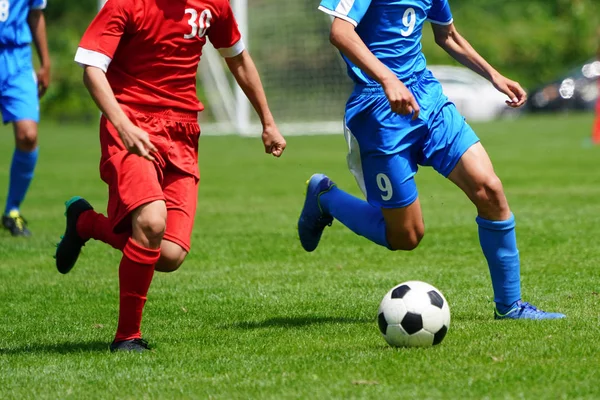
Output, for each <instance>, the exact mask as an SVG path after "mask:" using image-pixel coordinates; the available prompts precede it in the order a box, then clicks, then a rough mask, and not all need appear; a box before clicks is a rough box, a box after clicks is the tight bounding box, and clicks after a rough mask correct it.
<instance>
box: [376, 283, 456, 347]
mask: <svg viewBox="0 0 600 400" xmlns="http://www.w3.org/2000/svg"><path fill="white" fill-rule="evenodd" d="M377 322H378V324H379V330H380V331H381V334H382V335H383V337H384V339H385V340H386V342H388V343H389V344H390V345H391V346H394V347H428V346H433V345H436V344H440V343H441V341H442V340H443V339H444V337H445V336H446V333H447V332H448V328H449V327H450V307H449V306H448V302H447V301H446V299H445V298H444V296H443V295H442V293H441V292H440V291H439V290H437V289H436V288H435V287H433V286H431V285H430V284H428V283H425V282H420V281H409V282H404V283H401V284H399V285H397V286H395V287H394V288H392V290H390V291H389V292H387V294H386V295H385V297H384V298H383V300H381V304H380V305H379V311H378V313H377Z"/></svg>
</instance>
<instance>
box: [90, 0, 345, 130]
mask: <svg viewBox="0 0 600 400" xmlns="http://www.w3.org/2000/svg"><path fill="white" fill-rule="evenodd" d="M106 1H107V0H98V10H100V9H101V8H102V6H104V3H106ZM279 1H287V0H279ZM231 7H232V9H233V12H234V14H235V17H236V20H237V22H238V25H239V29H240V33H241V34H242V38H243V40H244V43H245V45H246V48H247V49H250V47H251V43H252V42H251V41H252V38H250V37H248V0H231ZM259 72H260V71H259ZM198 74H199V78H200V80H201V84H202V85H203V87H204V89H205V90H204V92H205V96H206V99H205V101H204V102H205V105H206V106H207V107H208V108H210V111H211V113H212V114H213V116H214V122H204V123H202V134H203V135H207V134H208V135H227V134H238V135H240V136H260V134H261V133H262V128H261V126H260V124H258V123H253V122H252V118H251V113H252V112H253V110H251V105H250V102H249V101H248V99H247V98H246V95H245V94H244V92H243V90H242V89H241V88H240V86H239V85H238V84H237V83H235V82H233V84H231V83H230V81H231V80H230V79H229V77H228V74H229V72H228V71H227V72H226V68H225V67H224V65H223V59H222V56H221V55H220V54H219V52H218V51H217V50H215V48H214V47H212V45H211V46H205V47H204V49H203V55H202V62H200V67H199V69H198ZM267 96H268V93H267ZM275 120H276V121H277V116H275ZM278 126H279V129H280V131H281V132H282V133H283V134H284V135H286V136H290V135H314V134H330V133H342V132H343V123H342V121H306V122H302V123H299V122H295V123H285V122H284V123H278Z"/></svg>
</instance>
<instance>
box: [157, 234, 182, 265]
mask: <svg viewBox="0 0 600 400" xmlns="http://www.w3.org/2000/svg"><path fill="white" fill-rule="evenodd" d="M187 254H188V253H187V251H186V250H185V249H184V248H183V247H181V246H179V245H177V244H175V243H173V242H169V241H164V242H162V245H161V248H160V259H159V260H158V263H156V266H155V270H156V271H159V272H173V271H177V270H178V269H179V267H180V266H181V264H183V261H184V260H185V257H186V256H187Z"/></svg>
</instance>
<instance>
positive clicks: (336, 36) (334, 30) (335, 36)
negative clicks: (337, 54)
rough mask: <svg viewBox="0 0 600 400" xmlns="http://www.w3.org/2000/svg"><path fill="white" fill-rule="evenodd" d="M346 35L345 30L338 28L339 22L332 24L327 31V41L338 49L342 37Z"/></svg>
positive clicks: (342, 39)
mask: <svg viewBox="0 0 600 400" xmlns="http://www.w3.org/2000/svg"><path fill="white" fill-rule="evenodd" d="M347 36H348V34H347V32H345V31H344V30H343V29H340V24H335V23H334V24H333V25H332V26H331V31H330V32H329V42H330V43H331V44H332V45H334V46H335V47H337V48H338V49H339V48H340V46H342V43H343V41H344V39H345V38H346V37H347Z"/></svg>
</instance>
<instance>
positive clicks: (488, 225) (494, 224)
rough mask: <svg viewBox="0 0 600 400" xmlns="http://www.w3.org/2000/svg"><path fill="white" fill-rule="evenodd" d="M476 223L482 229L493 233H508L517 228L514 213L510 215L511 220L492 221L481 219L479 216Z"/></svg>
mask: <svg viewBox="0 0 600 400" xmlns="http://www.w3.org/2000/svg"><path fill="white" fill-rule="evenodd" d="M475 221H476V222H477V225H479V226H480V227H481V228H484V229H489V230H491V231H508V230H511V229H514V227H515V226H516V222H515V216H514V214H513V213H510V218H509V219H507V220H505V221H490V220H489V219H485V218H481V217H480V216H477V218H475Z"/></svg>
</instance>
